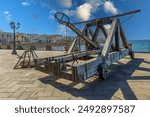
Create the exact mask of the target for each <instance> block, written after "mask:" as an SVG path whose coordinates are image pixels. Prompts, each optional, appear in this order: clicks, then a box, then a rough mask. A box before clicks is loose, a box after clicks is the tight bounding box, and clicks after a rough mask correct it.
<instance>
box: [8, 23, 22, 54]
mask: <svg viewBox="0 0 150 117" xmlns="http://www.w3.org/2000/svg"><path fill="white" fill-rule="evenodd" d="M9 25H10V28H11V29H12V30H13V32H14V39H13V49H12V54H17V52H16V36H15V33H16V30H17V29H19V28H20V23H19V22H18V23H17V24H15V22H13V21H12V22H10V24H9Z"/></svg>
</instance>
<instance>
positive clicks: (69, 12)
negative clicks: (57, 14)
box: [63, 9, 75, 16]
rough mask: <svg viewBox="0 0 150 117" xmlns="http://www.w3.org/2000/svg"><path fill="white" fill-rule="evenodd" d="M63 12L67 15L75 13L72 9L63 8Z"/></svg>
mask: <svg viewBox="0 0 150 117" xmlns="http://www.w3.org/2000/svg"><path fill="white" fill-rule="evenodd" d="M63 13H65V14H66V15H67V16H74V15H75V11H74V10H68V9H66V10H64V11H63Z"/></svg>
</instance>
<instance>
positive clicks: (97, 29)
mask: <svg viewBox="0 0 150 117" xmlns="http://www.w3.org/2000/svg"><path fill="white" fill-rule="evenodd" d="M99 31H100V27H99V26H97V27H96V30H95V33H94V35H93V38H92V41H93V42H95V41H96V39H97V36H98V34H99Z"/></svg>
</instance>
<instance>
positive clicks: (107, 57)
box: [35, 10, 140, 81]
mask: <svg viewBox="0 0 150 117" xmlns="http://www.w3.org/2000/svg"><path fill="white" fill-rule="evenodd" d="M137 12H140V10H136V11H132V12H127V13H123V14H119V15H115V16H110V17H104V18H99V19H94V20H90V21H85V22H77V23H71V22H70V19H69V17H68V16H67V15H66V14H64V13H61V12H57V13H56V14H55V19H56V20H57V21H58V22H59V23H60V24H63V25H65V26H67V27H69V28H70V29H71V30H72V31H73V32H75V33H76V34H77V36H76V37H75V39H74V41H73V43H72V45H71V46H70V48H69V49H68V51H67V52H66V54H64V55H60V56H53V57H49V58H45V59H35V61H36V66H35V68H37V69H38V68H39V67H41V66H44V67H43V68H44V70H45V71H46V72H47V73H52V74H53V75H54V76H57V77H61V78H67V79H69V80H72V81H84V80H86V79H88V78H89V77H91V76H93V75H94V74H96V73H99V76H100V78H102V79H106V77H107V76H108V73H109V66H110V65H111V64H112V63H113V62H116V61H118V60H119V59H121V58H123V57H125V56H128V55H130V57H131V58H132V59H133V58H134V53H133V51H132V46H131V45H130V44H128V42H127V39H126V36H125V34H124V31H123V28H122V25H121V22H120V19H119V17H120V16H125V15H129V14H134V13H137ZM81 24H82V25H84V28H83V29H82V30H79V29H78V28H77V25H81ZM106 25H109V27H110V29H109V30H108V29H107V28H106ZM99 35H103V36H104V39H101V38H99ZM83 45H84V46H85V50H84V51H83V50H82V46H83ZM41 61H44V62H43V64H41V63H42V62H41Z"/></svg>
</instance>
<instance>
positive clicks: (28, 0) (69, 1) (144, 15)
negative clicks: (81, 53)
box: [0, 0, 150, 40]
mask: <svg viewBox="0 0 150 117" xmlns="http://www.w3.org/2000/svg"><path fill="white" fill-rule="evenodd" d="M149 5H150V1H149V0H110V1H105V0H0V29H1V30H3V31H4V32H11V31H12V30H11V29H10V27H9V23H10V22H11V21H15V22H20V23H21V27H20V29H19V30H18V32H20V33H35V34H62V35H64V34H65V27H64V26H62V25H60V24H58V23H57V22H56V21H55V19H54V18H53V15H54V13H55V12H56V11H61V12H64V13H66V14H67V15H68V16H69V17H70V19H71V21H72V22H77V21H86V20H90V19H94V18H100V17H104V16H109V15H115V14H118V13H123V12H128V11H132V10H136V9H141V12H140V13H138V14H135V15H134V16H133V17H132V18H131V19H130V20H127V21H126V22H125V23H123V24H122V25H123V27H124V31H125V33H126V36H127V38H128V39H130V40H131V39H134V40H135V39H138V40H143V39H150V7H149ZM127 18H128V16H127V17H123V18H121V22H123V21H124V20H126V19H127ZM69 34H70V35H72V34H73V33H71V31H69Z"/></svg>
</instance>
